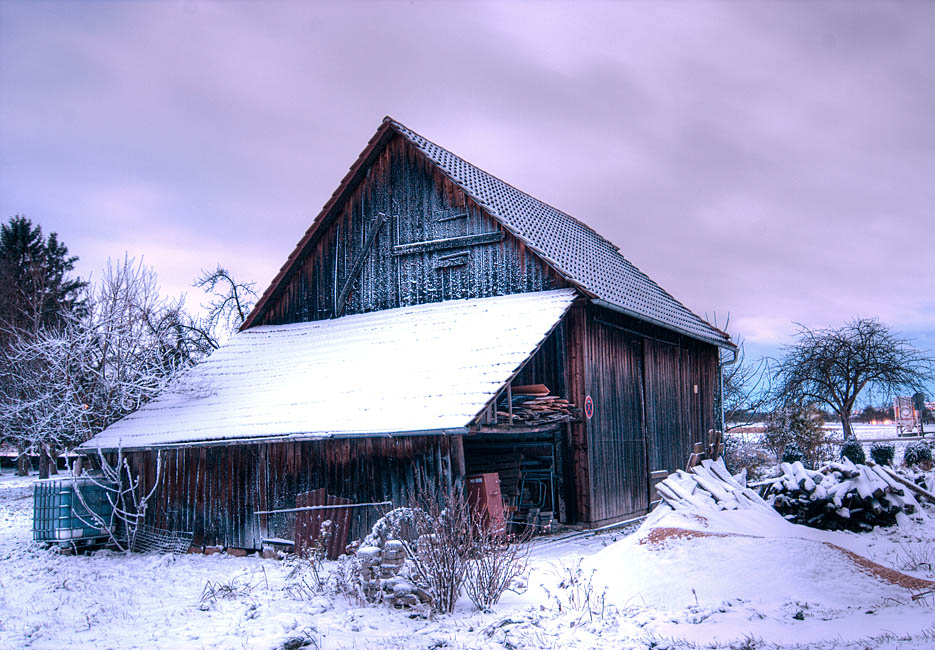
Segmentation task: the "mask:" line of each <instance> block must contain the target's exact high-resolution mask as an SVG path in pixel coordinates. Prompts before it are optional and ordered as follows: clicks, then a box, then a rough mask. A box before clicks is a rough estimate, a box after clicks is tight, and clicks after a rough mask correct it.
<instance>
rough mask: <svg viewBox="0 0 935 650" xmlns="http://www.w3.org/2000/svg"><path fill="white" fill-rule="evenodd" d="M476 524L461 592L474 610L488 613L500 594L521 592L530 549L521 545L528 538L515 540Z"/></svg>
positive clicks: (512, 537) (504, 533)
mask: <svg viewBox="0 0 935 650" xmlns="http://www.w3.org/2000/svg"><path fill="white" fill-rule="evenodd" d="M475 519H478V517H475ZM478 524H479V525H478V526H475V529H476V531H477V532H476V534H477V541H476V549H475V556H474V559H473V560H472V561H471V563H470V564H469V565H468V570H467V576H466V578H465V580H464V590H465V591H466V592H467V595H468V598H470V599H471V602H472V603H474V606H475V607H476V608H477V609H479V610H481V611H482V612H488V611H490V609H491V608H492V607H493V606H494V605H496V604H497V603H498V602H500V597H501V596H503V594H504V593H506V592H507V591H516V592H517V593H518V592H519V590H521V589H522V588H523V586H522V578H523V575H524V574H525V573H526V567H527V565H528V562H529V550H530V547H529V545H528V544H525V543H523V542H528V541H529V540H528V537H524V539H517V538H515V537H514V536H512V535H509V534H508V533H506V532H498V531H495V530H494V529H493V527H492V526H490V525H484V523H483V522H481V521H478ZM530 534H531V531H530Z"/></svg>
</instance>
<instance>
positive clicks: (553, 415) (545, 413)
mask: <svg viewBox="0 0 935 650" xmlns="http://www.w3.org/2000/svg"><path fill="white" fill-rule="evenodd" d="M512 392H513V425H514V426H537V425H541V424H548V423H550V422H555V421H556V420H561V419H563V418H565V417H574V416H576V415H577V409H576V408H575V405H574V404H572V403H571V402H569V401H568V400H567V399H562V398H561V397H558V396H555V395H551V394H550V392H551V391H549V388H548V386H546V385H545V384H532V385H530V386H514V387H513V391H512ZM509 423H510V413H509V409H508V407H507V403H506V398H504V399H503V400H501V402H500V403H499V404H497V424H509Z"/></svg>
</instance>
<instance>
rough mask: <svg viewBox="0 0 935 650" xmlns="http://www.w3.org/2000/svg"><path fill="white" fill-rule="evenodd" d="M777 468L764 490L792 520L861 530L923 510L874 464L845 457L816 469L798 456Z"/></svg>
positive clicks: (886, 472) (770, 500) (904, 490)
mask: <svg viewBox="0 0 935 650" xmlns="http://www.w3.org/2000/svg"><path fill="white" fill-rule="evenodd" d="M779 468H780V470H781V471H782V475H781V476H779V477H776V478H774V479H770V480H769V481H768V482H767V484H766V485H765V486H764V488H763V496H764V497H765V498H766V499H767V501H768V502H769V503H770V504H771V505H772V506H773V507H774V508H775V509H776V510H777V511H778V512H779V513H780V514H782V515H783V516H784V517H785V518H786V519H788V520H789V521H792V522H794V523H798V524H804V525H806V526H811V527H813V528H821V529H824V530H850V531H853V532H862V531H867V530H870V529H872V528H873V527H874V526H892V525H893V524H895V523H897V521H898V519H900V518H901V517H905V516H906V515H913V514H916V515H917V516H921V514H922V513H921V510H920V508H919V504H918V502H917V501H916V500H915V498H913V496H912V495H911V494H909V490H907V489H905V488H904V486H903V485H902V484H901V483H900V482H899V481H898V480H896V479H895V478H894V477H893V475H892V474H891V473H890V472H889V471H888V470H887V469H885V468H883V467H881V466H879V465H872V466H868V465H855V464H854V463H853V462H851V461H850V460H848V459H846V458H845V459H842V460H841V462H835V463H829V464H827V465H825V466H824V467H822V468H821V469H820V470H817V471H816V470H810V469H807V468H806V467H805V466H803V465H802V463H801V462H798V461H797V462H795V463H782V464H780V466H779ZM903 513H905V514H903Z"/></svg>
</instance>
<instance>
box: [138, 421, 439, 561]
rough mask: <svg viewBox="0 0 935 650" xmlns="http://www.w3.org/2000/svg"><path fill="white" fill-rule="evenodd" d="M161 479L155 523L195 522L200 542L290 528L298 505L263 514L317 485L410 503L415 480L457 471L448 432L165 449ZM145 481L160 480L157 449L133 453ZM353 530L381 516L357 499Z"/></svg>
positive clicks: (250, 540)
mask: <svg viewBox="0 0 935 650" xmlns="http://www.w3.org/2000/svg"><path fill="white" fill-rule="evenodd" d="M161 454H162V481H161V483H160V485H159V487H158V488H157V490H156V493H155V496H154V499H155V502H154V503H153V504H152V506H151V507H150V508H149V510H148V512H147V519H148V521H149V523H150V524H152V525H154V526H157V527H160V528H167V529H170V530H181V531H191V532H193V533H194V534H195V540H194V541H195V544H196V545H200V544H205V545H208V546H214V545H220V546H233V547H237V548H246V549H259V548H261V546H262V539H264V538H268V537H283V536H285V537H289V535H291V526H292V522H293V521H294V519H295V515H294V514H277V515H268V516H259V517H258V516H256V515H254V513H255V512H257V511H262V510H277V509H284V508H294V507H295V505H296V495H298V494H300V493H302V492H308V491H311V490H314V489H317V488H325V490H326V491H327V492H328V493H329V494H332V495H334V496H339V497H344V498H347V499H350V501H351V502H352V503H372V502H379V501H385V500H390V501H392V502H393V503H394V504H395V505H406V504H408V503H409V499H410V495H411V494H412V492H413V490H414V489H415V486H416V485H417V483H419V482H420V481H422V480H423V479H427V480H429V481H433V482H434V481H447V480H449V477H450V458H449V454H448V439H447V438H446V437H444V436H412V437H399V438H346V439H339V440H315V441H303V442H280V443H268V444H244V445H230V446H214V447H181V448H173V449H165V450H163V451H162V452H161ZM128 458H129V460H130V462H131V465H132V467H133V468H134V470H135V471H140V472H141V475H142V476H144V477H145V481H144V482H145V485H146V486H147V489H148V488H149V487H150V486H152V485H153V481H154V480H155V468H156V452H155V451H140V452H131V453H129V454H128ZM352 513H353V516H352V522H353V526H352V530H351V539H355V538H357V537H359V536H360V535H361V534H363V533H366V532H367V531H369V528H370V527H371V526H372V525H373V523H374V522H375V521H376V519H377V518H378V516H379V514H380V513H379V512H378V511H377V510H376V509H374V508H355V509H354V510H353V511H352Z"/></svg>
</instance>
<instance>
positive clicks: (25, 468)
mask: <svg viewBox="0 0 935 650" xmlns="http://www.w3.org/2000/svg"><path fill="white" fill-rule="evenodd" d="M16 475H17V476H29V456H27V455H26V452H25V451H23V450H22V449H20V450H19V456H17V457H16Z"/></svg>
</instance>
